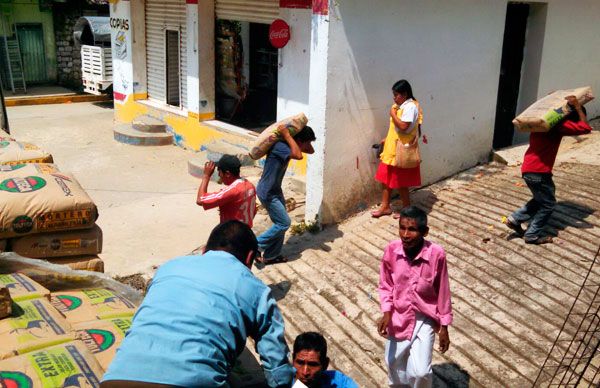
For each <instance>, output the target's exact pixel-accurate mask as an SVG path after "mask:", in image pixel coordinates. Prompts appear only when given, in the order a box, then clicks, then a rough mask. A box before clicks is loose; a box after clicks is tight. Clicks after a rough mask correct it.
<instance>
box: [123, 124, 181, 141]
mask: <svg viewBox="0 0 600 388" xmlns="http://www.w3.org/2000/svg"><path fill="white" fill-rule="evenodd" d="M113 133H114V138H115V140H116V141H118V142H120V143H124V144H129V145H135V146H163V145H171V144H173V135H172V134H171V133H150V132H141V131H138V130H136V129H133V128H132V127H131V126H129V125H117V126H115V127H114V128H113Z"/></svg>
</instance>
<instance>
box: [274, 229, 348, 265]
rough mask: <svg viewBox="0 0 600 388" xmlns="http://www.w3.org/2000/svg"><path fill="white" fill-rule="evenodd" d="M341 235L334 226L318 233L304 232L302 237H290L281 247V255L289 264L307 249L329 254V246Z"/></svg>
mask: <svg viewBox="0 0 600 388" xmlns="http://www.w3.org/2000/svg"><path fill="white" fill-rule="evenodd" d="M343 235H344V233H343V232H342V231H341V230H339V228H338V226H337V225H335V224H334V225H326V226H325V227H324V228H323V230H322V231H320V232H318V233H314V234H313V233H309V232H305V233H304V234H302V235H295V236H291V237H290V238H289V239H288V240H287V242H286V243H285V245H284V246H283V255H284V256H285V257H286V258H287V259H288V262H289V261H294V260H297V259H299V258H300V255H301V254H302V252H304V251H305V250H307V249H320V250H322V251H324V252H330V251H331V249H332V248H331V244H332V243H333V242H334V241H335V240H336V239H338V238H341V237H342V236H343ZM273 265H277V264H273Z"/></svg>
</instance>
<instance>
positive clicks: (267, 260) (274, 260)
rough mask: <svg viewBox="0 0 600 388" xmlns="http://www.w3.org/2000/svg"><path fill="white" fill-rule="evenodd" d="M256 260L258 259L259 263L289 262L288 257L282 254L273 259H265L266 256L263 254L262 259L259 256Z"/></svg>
mask: <svg viewBox="0 0 600 388" xmlns="http://www.w3.org/2000/svg"><path fill="white" fill-rule="evenodd" d="M256 261H258V262H259V263H261V264H263V265H269V264H277V263H287V258H286V257H284V256H282V255H279V256H277V257H274V258H272V259H265V258H264V257H262V256H261V257H260V259H259V258H258V257H257V258H256Z"/></svg>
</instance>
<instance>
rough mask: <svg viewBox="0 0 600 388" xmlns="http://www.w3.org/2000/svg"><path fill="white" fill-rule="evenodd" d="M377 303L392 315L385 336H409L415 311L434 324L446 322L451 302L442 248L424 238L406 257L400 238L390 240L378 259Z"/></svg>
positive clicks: (438, 324) (408, 337) (449, 318)
mask: <svg viewBox="0 0 600 388" xmlns="http://www.w3.org/2000/svg"><path fill="white" fill-rule="evenodd" d="M379 302H380V304H381V311H382V312H384V313H386V312H391V314H392V316H391V320H390V324H389V326H388V335H389V336H390V337H394V338H395V339H397V340H407V339H410V338H411V337H412V335H413V330H414V328H415V315H416V313H417V312H419V313H421V314H423V315H426V316H428V317H430V318H431V319H433V320H434V321H435V323H436V325H437V326H440V325H442V326H447V325H450V324H451V323H452V302H451V301H450V284H449V281H448V268H447V267H446V253H445V252H444V249H443V248H442V247H441V246H439V245H437V244H435V243H432V242H431V241H427V240H425V244H424V245H423V249H421V252H419V254H418V255H417V257H416V258H415V259H414V260H410V259H409V258H408V256H406V255H405V254H404V248H403V246H402V240H394V241H392V242H390V243H389V244H388V246H387V247H386V248H385V251H384V253H383V259H382V260H381V270H380V277H379ZM436 330H437V328H436Z"/></svg>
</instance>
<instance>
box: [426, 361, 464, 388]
mask: <svg viewBox="0 0 600 388" xmlns="http://www.w3.org/2000/svg"><path fill="white" fill-rule="evenodd" d="M469 380H470V376H469V374H468V373H467V371H465V370H464V369H462V368H461V367H460V366H458V365H457V364H455V363H453V362H452V363H444V364H439V365H434V366H433V387H434V388H442V387H452V388H463V387H465V388H467V387H468V386H469Z"/></svg>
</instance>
